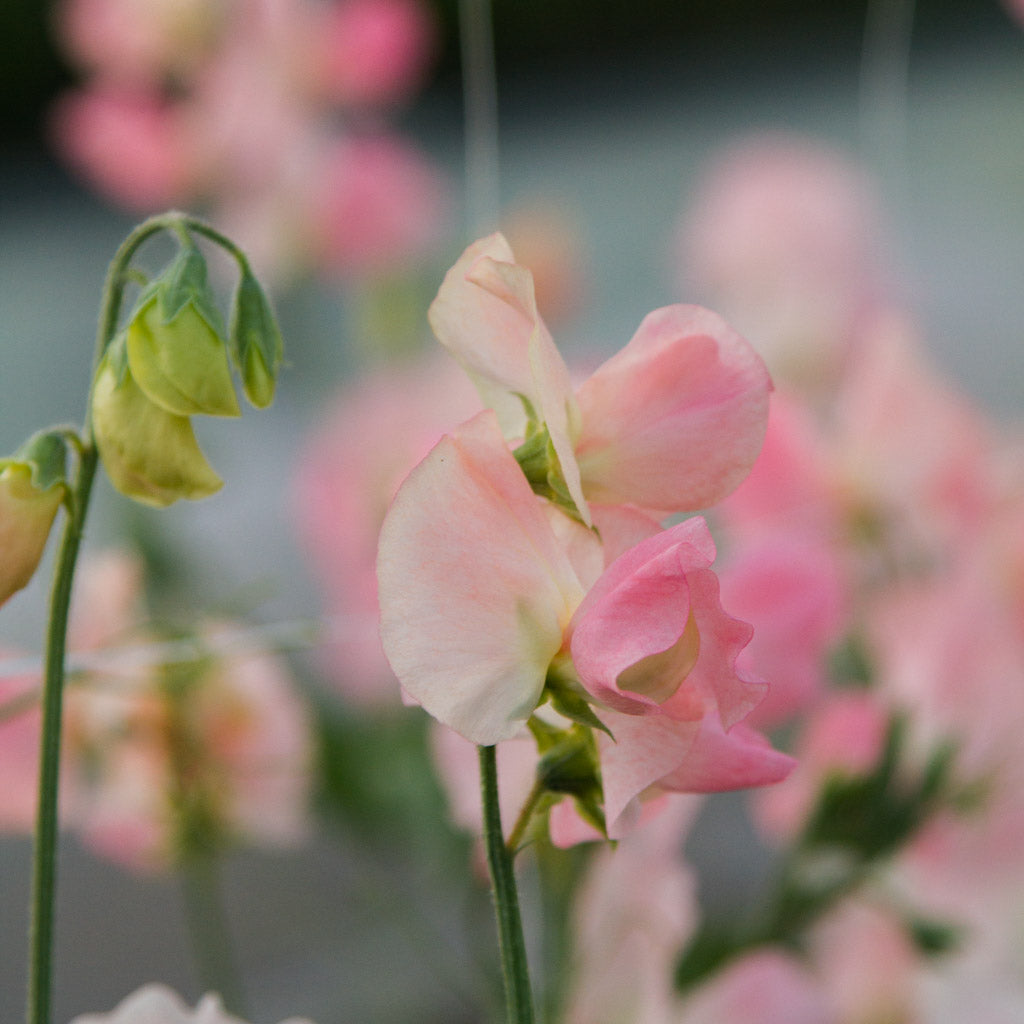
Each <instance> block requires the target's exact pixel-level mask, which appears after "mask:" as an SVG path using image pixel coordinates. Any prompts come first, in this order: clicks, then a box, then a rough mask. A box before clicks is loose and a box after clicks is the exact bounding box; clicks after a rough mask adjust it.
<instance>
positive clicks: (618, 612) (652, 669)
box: [378, 411, 791, 828]
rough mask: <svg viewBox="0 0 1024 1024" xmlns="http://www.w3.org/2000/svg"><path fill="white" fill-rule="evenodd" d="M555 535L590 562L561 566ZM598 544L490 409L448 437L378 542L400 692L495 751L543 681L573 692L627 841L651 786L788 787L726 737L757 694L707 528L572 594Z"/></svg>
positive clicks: (677, 530) (776, 757) (414, 477)
mask: <svg viewBox="0 0 1024 1024" xmlns="http://www.w3.org/2000/svg"><path fill="white" fill-rule="evenodd" d="M455 509H457V510H458V513H459V514H458V515H457V516H456V515H453V510H455ZM553 522H554V523H562V524H564V526H565V528H566V529H567V530H569V531H571V532H572V533H573V536H574V540H575V542H576V544H577V545H578V546H579V547H580V548H583V549H585V548H587V547H588V546H589V547H590V549H591V550H590V551H583V552H582V556H581V552H580V551H579V550H577V551H576V552H575V553H574V557H572V558H571V557H570V556H569V553H568V550H567V546H566V545H565V544H564V543H562V542H560V540H559V537H558V536H557V534H556V530H555V529H554V528H553V526H552V523H553ZM598 549H599V541H598V540H597V538H596V536H595V535H594V534H593V533H592V532H591V531H588V530H585V529H583V528H582V527H581V526H579V524H575V523H573V522H572V521H571V520H569V519H568V518H567V517H565V516H563V515H561V513H558V512H554V513H553V514H549V513H548V512H547V511H546V507H545V504H544V503H543V502H542V499H539V498H537V497H536V496H535V495H534V494H533V492H532V491H531V490H530V487H529V485H528V483H527V482H526V479H525V477H524V476H523V474H522V472H521V471H520V469H519V466H518V464H517V463H516V462H515V460H514V458H513V457H512V455H511V453H510V452H509V451H508V448H507V447H506V446H505V442H504V439H503V438H502V436H501V432H500V429H499V427H498V423H497V419H496V417H495V416H494V413H493V412H490V411H486V412H484V413H481V414H480V415H478V416H477V417H476V418H475V419H473V420H471V421H470V422H469V423H467V424H464V425H463V426H462V427H460V428H459V429H458V430H457V431H455V432H454V434H453V435H451V436H449V437H446V438H444V439H443V440H442V441H441V442H440V443H439V444H438V445H437V447H435V448H434V449H433V451H432V452H431V453H430V454H429V455H428V456H427V458H426V459H424V461H423V462H422V463H421V464H420V465H419V466H418V467H417V468H416V469H415V470H414V471H413V472H412V473H411V474H410V476H409V477H408V478H407V480H406V482H405V484H404V485H403V486H402V488H401V489H400V490H399V492H398V495H397V497H396V499H395V502H394V503H393V505H392V507H391V510H390V511H389V513H388V516H387V518H386V519H385V522H384V527H383V529H382V531H381V539H380V548H379V555H378V578H379V582H380V604H381V635H382V639H383V643H384V651H385V654H386V655H387V657H388V659H389V661H390V663H391V666H392V668H393V669H394V671H395V674H396V675H397V676H398V678H399V681H400V682H401V683H402V685H403V687H404V688H405V690H406V692H407V693H408V694H409V696H411V697H412V698H413V699H414V700H416V701H417V702H419V703H420V704H422V705H423V706H424V707H425V708H426V710H427V711H428V712H430V713H431V714H432V715H433V716H434V717H435V718H437V719H439V720H440V721H441V722H443V723H445V724H447V725H449V726H451V727H452V728H453V729H455V730H456V731H457V732H459V733H461V734H462V735H463V736H465V737H466V738H467V739H469V740H471V741H473V742H474V743H480V744H493V743H496V742H498V741H499V740H503V739H507V738H510V737H512V736H514V735H515V734H516V733H517V732H518V731H519V730H520V728H521V727H522V725H523V724H524V723H525V721H526V719H527V718H529V716H530V715H531V714H532V713H533V711H534V709H535V708H536V706H537V702H538V700H539V699H540V696H541V693H542V691H543V688H544V685H545V682H546V680H547V677H548V673H549V671H552V670H554V671H556V673H557V674H558V675H559V677H561V678H565V679H569V678H572V679H574V680H576V683H577V684H578V685H579V686H580V687H582V688H583V689H584V690H587V691H589V692H590V693H591V695H592V696H594V697H595V699H596V700H597V701H598V703H599V709H598V710H599V714H600V715H601V716H603V717H604V718H605V720H606V722H607V723H608V724H609V728H610V729H611V731H612V734H613V735H614V737H615V740H616V742H615V743H614V744H612V743H608V744H605V742H604V740H602V741H601V743H602V754H601V756H602V765H603V769H602V772H603V776H604V781H605V787H606V802H607V807H608V816H609V819H610V820H615V821H617V819H618V818H619V817H620V816H621V815H622V814H623V813H624V812H625V811H626V809H627V807H629V808H630V815H629V817H628V819H624V822H623V828H625V827H627V826H628V825H629V824H632V823H633V821H634V819H635V813H638V812H639V805H634V804H633V801H634V798H636V797H638V796H639V795H640V794H641V793H642V792H644V791H646V790H648V789H649V788H650V787H651V786H654V785H655V784H660V785H661V787H662V788H663V789H667V790H672V791H700V792H708V791H713V790H716V789H729V788H736V787H738V786H747V785H760V784H764V783H765V782H767V781H777V780H778V779H779V778H781V777H783V776H784V775H785V774H787V773H788V771H789V769H790V767H791V762H790V759H789V758H786V757H785V756H784V755H781V754H778V753H777V752H775V751H773V750H772V749H771V748H770V747H769V746H768V745H767V744H766V743H765V741H764V740H763V739H761V738H760V737H756V736H755V735H752V734H748V732H746V731H745V730H743V729H741V728H739V729H738V728H733V729H732V730H731V731H729V732H726V731H725V729H724V728H723V725H722V723H723V722H725V723H727V724H728V725H729V726H733V725H734V723H736V722H737V721H738V720H739V718H741V717H742V716H743V715H745V714H746V713H747V712H748V711H749V710H750V708H751V707H753V706H754V705H755V704H756V703H757V701H758V700H759V699H760V698H761V697H762V696H763V693H764V689H765V685H764V684H763V683H761V682H759V681H756V680H750V679H746V678H744V677H742V676H740V675H739V674H737V672H736V668H735V661H736V657H737V655H738V654H739V651H740V650H741V649H742V648H743V646H744V645H745V644H746V642H747V640H748V639H749V636H750V627H749V626H747V625H745V624H743V623H740V622H737V621H736V620H734V619H732V618H730V617H729V616H728V615H726V614H725V613H724V612H723V611H722V609H721V606H720V605H719V603H718V587H717V581H716V579H715V577H714V575H713V573H711V572H710V570H709V569H708V568H707V566H708V564H709V562H710V559H711V558H712V557H713V554H714V548H713V545H712V544H711V540H710V536H709V535H708V533H707V527H706V525H705V524H704V522H703V520H700V519H693V520H688V521H686V522H683V523H680V524H679V525H678V526H675V527H673V528H671V529H669V530H665V531H659V532H658V533H657V534H655V535H654V536H652V537H649V538H648V539H647V540H645V541H641V543H640V544H639V545H637V547H635V548H632V549H630V550H628V551H627V552H626V553H625V554H623V555H622V556H620V557H619V558H618V559H617V560H616V561H615V562H614V563H613V564H612V566H611V567H610V568H609V569H608V570H606V571H605V573H604V574H603V575H602V576H601V577H600V578H599V579H598V581H597V583H596V584H595V586H594V588H593V590H592V591H591V593H592V594H593V595H594V596H593V598H590V597H589V596H588V597H587V598H586V599H584V592H585V585H584V583H583V582H581V580H580V575H579V574H578V572H577V568H580V569H581V570H582V571H583V572H584V575H588V574H589V573H590V572H592V571H593V567H594V559H593V554H594V552H595V550H598ZM587 582H588V583H589V580H588V581H587ZM411 624H412V625H411ZM570 658H571V659H572V661H571V662H570V661H569V659H570ZM630 687H635V688H636V689H631V688H630ZM615 707H617V708H619V710H620V712H631V713H616V712H615V711H614V710H612V709H613V708H615ZM634 812H635V813H634Z"/></svg>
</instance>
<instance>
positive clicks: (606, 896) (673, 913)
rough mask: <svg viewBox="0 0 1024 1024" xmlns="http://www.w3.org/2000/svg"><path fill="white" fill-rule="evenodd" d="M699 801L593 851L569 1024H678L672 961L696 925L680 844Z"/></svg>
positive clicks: (579, 923) (578, 930) (578, 913)
mask: <svg viewBox="0 0 1024 1024" xmlns="http://www.w3.org/2000/svg"><path fill="white" fill-rule="evenodd" d="M697 806H698V801H697V798H691V799H690V800H679V801H676V803H675V804H674V805H673V807H672V808H671V809H669V810H667V811H666V812H665V813H663V814H661V815H660V816H659V817H658V818H657V819H656V820H652V821H650V822H648V823H646V824H644V825H643V826H642V827H640V828H638V829H636V830H635V831H634V832H632V833H631V834H630V835H629V836H627V837H625V838H624V839H623V840H622V841H621V842H619V843H618V844H617V846H616V848H615V849H614V850H613V849H610V848H608V849H602V850H598V851H596V852H595V855H594V859H593V860H592V862H591V863H590V865H589V866H588V869H587V873H586V876H585V877H584V879H583V883H582V885H581V886H580V888H579V890H578V893H577V895H576V900H575V905H574V909H573V924H574V935H575V937H576V941H575V949H574V964H573V973H572V985H571V990H570V993H569V998H568V1006H567V1010H566V1014H565V1020H566V1024H635V1022H640V1021H642V1022H643V1024H677V1022H678V1021H680V1019H681V1018H680V1016H679V1011H678V998H677V997H676V995H675V993H674V992H673V990H672V971H673V967H674V962H675V959H676V958H677V957H678V955H679V951H680V950H681V949H682V948H683V945H684V943H685V942H686V940H687V938H688V937H689V936H690V935H691V934H692V932H693V929H694V925H695V922H696V915H697V908H696V892H695V879H694V876H693V871H692V870H691V868H690V867H689V865H687V864H686V863H685V862H684V860H683V857H682V852H681V849H682V843H683V840H684V838H685V836H686V833H687V831H688V829H689V827H690V823H691V822H692V820H693V817H694V815H695V812H696V810H697Z"/></svg>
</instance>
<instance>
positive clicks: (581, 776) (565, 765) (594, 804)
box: [528, 716, 608, 839]
mask: <svg viewBox="0 0 1024 1024" xmlns="http://www.w3.org/2000/svg"><path fill="white" fill-rule="evenodd" d="M528 724H529V726H530V731H531V732H532V733H533V735H534V737H535V738H536V740H537V749H538V751H539V752H540V754H541V757H540V760H539V761H538V763H537V781H538V782H539V783H540V785H541V786H542V787H543V788H544V790H545V791H546V792H547V793H550V794H552V795H554V796H555V797H556V798H558V797H562V796H571V797H572V799H573V800H574V801H575V803H576V808H577V810H578V812H579V814H580V816H581V817H582V818H583V819H584V821H586V822H588V823H589V824H591V825H593V827H594V828H596V829H597V830H598V831H599V832H600V833H601V835H602V836H604V837H605V838H606V839H607V838H608V828H607V825H606V822H605V816H604V787H603V786H602V784H601V768H600V759H599V757H598V752H597V744H596V742H595V741H594V734H593V732H591V731H590V729H589V728H588V727H585V726H583V725H573V726H572V727H571V728H569V729H559V728H557V727H555V726H552V725H549V724H548V723H546V722H543V721H542V720H540V719H538V718H537V717H536V716H533V717H532V718H530V720H529V723H528ZM556 802H557V799H555V800H554V801H552V803H556Z"/></svg>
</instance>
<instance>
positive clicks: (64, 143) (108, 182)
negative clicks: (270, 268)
mask: <svg viewBox="0 0 1024 1024" xmlns="http://www.w3.org/2000/svg"><path fill="white" fill-rule="evenodd" d="M181 118H182V112H181V110H180V108H179V107H178V106H177V105H175V104H174V103H171V102H169V101H164V100H162V99H160V98H158V97H155V96H154V95H152V94H151V93H149V92H146V91H140V90H137V89H133V88H128V87H119V86H109V85H106V86H105V85H98V86H93V87H91V88H88V89H83V90H79V91H77V92H71V93H65V94H64V96H63V97H61V99H60V100H59V101H58V103H57V106H56V107H55V109H54V111H53V118H52V130H53V136H54V139H55V140H56V144H57V147H58V149H59V150H60V151H61V153H62V155H63V156H64V158H65V159H66V160H67V161H68V163H69V164H70V165H71V166H72V167H73V168H75V169H76V170H77V171H79V172H81V173H82V174H84V175H85V176H86V177H88V178H89V179H91V180H92V181H93V182H94V183H95V184H96V185H97V187H98V188H99V189H100V191H102V192H103V193H104V194H105V195H107V196H108V197H109V198H113V199H116V200H117V201H119V202H121V203H124V204H125V206H127V207H128V208H130V209H131V210H133V211H138V212H146V211H150V210H153V209H156V208H159V207H163V206H174V205H177V204H179V203H180V202H181V201H182V200H183V199H184V198H185V196H186V195H188V194H189V191H190V189H191V187H192V182H193V179H194V173H195V169H194V167H193V166H192V162H191V159H190V156H189V148H188V146H187V145H186V143H185V136H184V134H183V130H184V126H183V124H182V120H181Z"/></svg>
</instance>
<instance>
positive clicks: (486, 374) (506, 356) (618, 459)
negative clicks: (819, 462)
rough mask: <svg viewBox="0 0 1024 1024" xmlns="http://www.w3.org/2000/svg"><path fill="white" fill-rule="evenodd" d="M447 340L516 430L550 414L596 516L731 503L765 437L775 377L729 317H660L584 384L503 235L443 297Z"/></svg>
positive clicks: (469, 263)
mask: <svg viewBox="0 0 1024 1024" xmlns="http://www.w3.org/2000/svg"><path fill="white" fill-rule="evenodd" d="M428 315H429V319H430V323H431V326H432V328H433V330H434V333H435V335H436V336H437V338H438V340H439V341H440V342H441V344H443V345H444V346H445V347H446V348H447V349H449V351H451V352H452V354H453V355H454V356H455V358H456V359H457V360H458V361H459V363H460V364H461V365H462V366H463V368H464V369H465V370H466V371H467V373H468V374H469V376H470V377H471V379H472V380H473V382H474V384H476V385H477V388H478V390H479V391H480V394H481V398H482V399H483V401H484V403H485V404H486V405H489V406H490V407H491V408H493V409H495V410H496V412H497V414H498V418H499V421H500V422H501V424H502V428H503V430H504V431H505V433H506V436H508V437H510V438H515V437H521V436H522V435H523V432H524V430H525V429H526V428H527V427H528V426H529V425H530V424H531V421H532V422H533V423H534V424H535V425H536V424H542V425H543V427H544V428H546V430H547V433H548V435H549V437H550V441H551V445H552V447H553V450H554V453H555V457H556V460H557V463H558V466H557V470H558V472H559V473H560V474H561V476H562V479H563V480H564V486H565V489H566V490H567V493H568V497H569V499H571V501H572V502H573V504H574V506H575V509H576V511H577V513H578V514H579V516H580V518H581V519H582V520H583V522H584V523H586V524H588V525H589V523H590V514H589V508H588V504H587V502H588V501H595V502H601V503H604V504H623V503H630V504H633V505H636V506H638V507H641V508H645V509H649V510H652V511H654V512H656V513H659V514H660V516H661V517H664V516H665V515H668V514H670V513H672V512H685V511H696V510H698V509H702V508H706V507H707V506H709V505H712V504H714V503H715V502H717V501H719V500H721V499H722V498H724V497H725V495H727V494H728V493H729V492H730V491H732V490H733V489H734V488H735V487H736V486H737V485H738V484H739V482H740V481H741V480H742V479H743V477H744V476H745V475H746V474H747V473H748V472H749V470H750V467H751V465H752V464H753V462H754V460H755V458H756V457H757V454H758V452H759V451H760V448H761V443H762V441H763V438H764V428H765V421H766V415H767V409H768V395H769V392H770V391H771V381H770V379H769V377H768V373H767V371H766V370H765V368H764V365H763V363H762V362H761V360H760V358H759V357H758V356H757V355H756V353H755V352H754V351H753V349H751V348H750V346H749V345H748V344H747V343H746V342H745V341H744V340H743V339H742V338H741V337H740V336H739V335H738V334H736V333H735V332H734V331H733V330H732V329H731V328H730V327H729V326H728V325H727V324H726V323H725V322H724V321H723V320H721V318H720V317H718V316H717V315H716V314H714V313H712V312H710V311H709V310H705V309H701V308H699V307H696V306H681V305H680V306H669V307H666V308H664V309H660V310H656V311H655V312H653V313H651V314H649V315H648V316H647V317H646V318H645V319H644V321H643V323H641V325H640V327H639V329H638V330H637V332H636V334H635V335H634V336H633V338H632V340H631V341H630V342H629V344H628V345H626V347H625V348H623V349H622V350H621V351H620V352H619V353H617V354H616V355H615V356H613V357H612V358H611V359H609V360H608V361H607V362H605V363H604V364H602V365H601V366H600V367H598V369H597V370H596V371H595V372H594V373H593V374H592V375H591V376H590V377H589V378H588V379H587V380H586V381H584V383H583V384H582V385H581V386H580V388H579V389H578V390H577V391H576V392H575V393H574V392H573V389H572V387H571V384H570V378H569V372H568V370H567V368H566V366H565V363H564V362H563V360H562V357H561V355H560V354H559V353H558V350H557V349H556V348H555V345H554V342H553V340H552V338H551V335H550V333H549V332H548V329H547V327H546V326H545V324H544V321H543V320H542V318H541V316H540V314H539V312H538V310H537V304H536V299H535V295H534V286H533V278H532V275H531V274H530V272H529V270H527V269H526V268H525V267H523V266H520V265H519V264H517V263H516V262H515V260H514V257H513V254H512V250H511V248H510V246H509V244H508V242H507V241H506V240H505V238H504V236H503V235H501V234H494V235H490V236H488V237H487V238H483V239H480V240H479V241H477V242H474V243H473V244H472V245H470V246H469V247H468V248H467V249H466V250H465V252H464V253H463V254H462V256H461V257H460V258H459V260H458V261H457V262H456V263H455V265H454V266H453V267H452V268H451V270H449V271H448V274H447V275H446V276H445V279H444V282H443V283H442V285H441V288H440V290H439V291H438V294H437V297H436V299H435V300H434V302H433V304H432V305H431V307H430V311H429V314H428Z"/></svg>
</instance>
